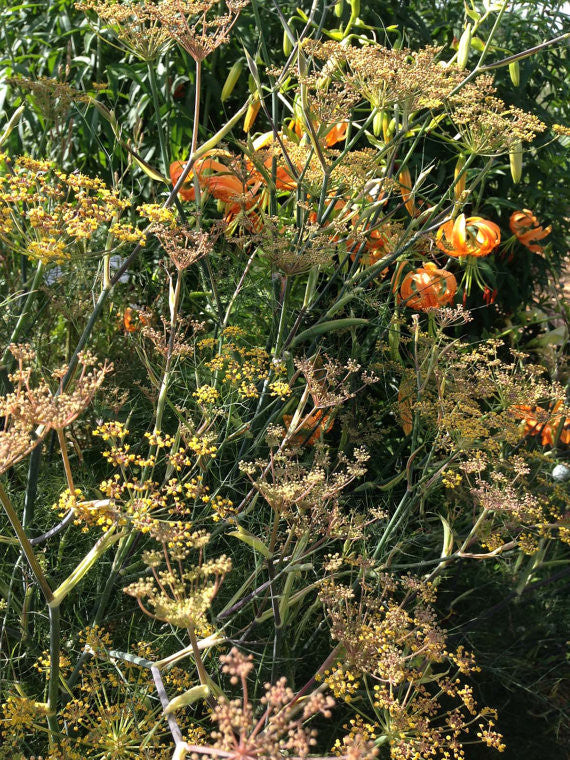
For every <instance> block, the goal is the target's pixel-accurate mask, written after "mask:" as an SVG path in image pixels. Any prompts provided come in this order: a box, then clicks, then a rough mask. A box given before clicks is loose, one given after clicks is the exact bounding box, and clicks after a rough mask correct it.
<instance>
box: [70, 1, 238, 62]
mask: <svg viewBox="0 0 570 760" xmlns="http://www.w3.org/2000/svg"><path fill="white" fill-rule="evenodd" d="M217 5H218V3H217V2H216V1H215V0H163V1H162V2H159V3H156V2H150V1H147V0H142V2H114V1H113V0H100V1H98V0H86V1H85V2H80V3H76V6H75V7H76V8H78V9H79V10H82V11H93V12H94V13H96V14H97V16H99V18H100V19H101V20H102V21H103V22H104V23H105V24H106V25H107V26H109V27H110V28H111V29H112V31H113V32H114V34H115V35H116V37H118V39H120V40H121V41H122V42H123V43H124V44H125V45H126V47H127V48H128V49H129V50H130V51H131V52H132V53H134V54H135V55H137V56H138V57H139V58H141V59H142V60H144V61H152V60H154V59H155V58H157V56H159V55H160V54H161V53H162V52H163V51H164V49H165V48H166V47H167V46H168V44H169V43H170V42H172V41H174V42H177V43H178V44H179V45H180V46H181V47H182V48H184V50H186V51H187V52H188V53H189V54H190V55H191V56H192V58H194V60H195V61H203V60H204V59H205V58H206V57H207V56H208V55H209V54H210V53H211V52H213V51H214V50H215V49H216V48H217V47H219V46H220V45H222V44H223V43H225V42H227V41H228V39H229V33H230V30H231V28H232V26H233V25H234V24H235V22H236V20H237V18H238V16H239V14H240V12H241V10H242V8H244V7H245V6H246V5H247V0H227V2H226V7H227V13H225V14H223V15H220V16H218V15H215V13H213V14H211V15H210V11H212V9H213V8H215V7H216V6H217Z"/></svg>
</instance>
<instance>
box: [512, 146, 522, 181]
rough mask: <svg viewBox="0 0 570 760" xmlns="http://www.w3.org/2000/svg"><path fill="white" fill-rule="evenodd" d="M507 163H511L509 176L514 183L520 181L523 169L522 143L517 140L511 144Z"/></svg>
mask: <svg viewBox="0 0 570 760" xmlns="http://www.w3.org/2000/svg"><path fill="white" fill-rule="evenodd" d="M509 163H510V165H511V177H512V178H513V182H514V183H515V185H516V184H517V182H520V180H521V177H522V170H523V148H522V143H520V142H518V143H515V145H513V147H512V148H511V149H510V151H509Z"/></svg>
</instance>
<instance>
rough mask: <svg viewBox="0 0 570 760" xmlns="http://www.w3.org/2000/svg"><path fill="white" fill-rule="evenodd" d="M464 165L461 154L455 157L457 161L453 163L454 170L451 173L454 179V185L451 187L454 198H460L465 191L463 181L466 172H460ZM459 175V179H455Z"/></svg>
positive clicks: (463, 158)
mask: <svg viewBox="0 0 570 760" xmlns="http://www.w3.org/2000/svg"><path fill="white" fill-rule="evenodd" d="M464 166H465V156H463V155H461V156H459V158H458V159H457V163H456V164H455V172H454V174H453V179H454V180H455V181H456V182H455V186H454V188H453V193H454V195H455V200H460V199H461V196H462V195H463V193H464V192H465V183H466V181H467V172H463V174H462V173H461V172H462V170H463V167H464ZM458 177H459V179H457V178H458Z"/></svg>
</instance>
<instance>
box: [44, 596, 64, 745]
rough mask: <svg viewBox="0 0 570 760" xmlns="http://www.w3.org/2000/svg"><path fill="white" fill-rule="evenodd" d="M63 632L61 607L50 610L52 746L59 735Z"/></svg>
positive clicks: (49, 695) (50, 736) (49, 723)
mask: <svg viewBox="0 0 570 760" xmlns="http://www.w3.org/2000/svg"><path fill="white" fill-rule="evenodd" d="M60 643H61V631H60V617H59V605H57V606H55V607H50V608H49V684H48V699H47V704H48V717H47V721H48V728H49V740H50V745H52V744H53V743H54V734H57V733H59V728H58V725H57V706H58V696H59V655H60Z"/></svg>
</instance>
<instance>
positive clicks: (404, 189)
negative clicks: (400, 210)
mask: <svg viewBox="0 0 570 760" xmlns="http://www.w3.org/2000/svg"><path fill="white" fill-rule="evenodd" d="M398 182H399V183H400V192H401V193H402V200H403V201H404V205H405V207H406V210H407V212H408V214H409V215H410V216H415V215H416V204H415V203H414V199H413V198H412V185H413V182H412V175H411V174H410V170H409V169H403V170H402V171H401V172H400V174H399V175H398Z"/></svg>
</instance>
